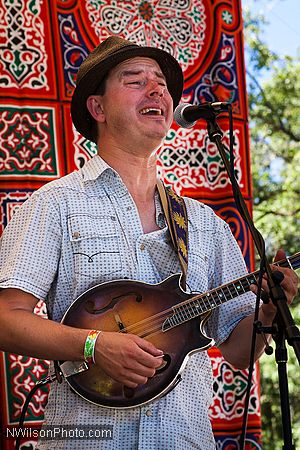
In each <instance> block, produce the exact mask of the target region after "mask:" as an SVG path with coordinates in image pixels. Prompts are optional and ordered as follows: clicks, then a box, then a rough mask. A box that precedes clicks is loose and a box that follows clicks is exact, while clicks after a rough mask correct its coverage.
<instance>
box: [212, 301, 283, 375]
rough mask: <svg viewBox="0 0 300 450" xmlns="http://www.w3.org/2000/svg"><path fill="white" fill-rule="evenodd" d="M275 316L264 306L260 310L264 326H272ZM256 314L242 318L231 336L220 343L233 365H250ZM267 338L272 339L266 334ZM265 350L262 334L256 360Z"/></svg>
mask: <svg viewBox="0 0 300 450" xmlns="http://www.w3.org/2000/svg"><path fill="white" fill-rule="evenodd" d="M274 317H275V314H274V313H270V314H266V313H265V312H264V310H263V309H262V308H260V310H259V321H261V322H262V324H263V325H264V326H271V325H272V321H273V319H274ZM253 318H254V314H251V315H250V316H247V317H245V318H244V319H242V320H241V321H240V322H239V323H238V325H237V326H236V327H235V329H234V330H233V332H232V333H231V335H230V336H229V338H228V339H227V340H226V341H225V342H224V343H223V344H221V345H220V350H221V352H222V355H223V356H224V358H225V359H226V360H227V361H228V362H229V363H231V364H232V365H233V366H235V367H237V368H239V369H245V368H247V367H249V361H250V350H251V342H252V332H253ZM266 337H267V340H268V341H270V340H271V336H270V335H266ZM264 350H265V342H264V340H263V337H262V335H261V334H258V335H257V337H256V347H255V360H257V359H258V358H259V357H260V356H261V355H262V353H263V352H264Z"/></svg>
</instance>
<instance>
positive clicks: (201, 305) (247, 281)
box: [163, 253, 300, 331]
mask: <svg viewBox="0 0 300 450" xmlns="http://www.w3.org/2000/svg"><path fill="white" fill-rule="evenodd" d="M275 264H276V265H278V266H282V267H290V268H292V269H297V268H299V267H300V254H299V253H297V254H296V255H293V256H292V257H290V258H286V259H284V260H282V261H278V262H277V263H275ZM258 273H259V271H256V272H253V273H251V274H247V275H245V276H244V277H242V278H239V279H238V280H235V281H232V282H230V283H228V284H225V285H223V286H221V287H218V288H216V289H213V290H211V291H209V292H206V293H205V294H198V295H195V296H193V297H192V298H191V299H190V300H187V301H185V302H183V303H181V304H180V305H176V306H174V307H173V308H172V310H173V314H172V316H170V317H169V318H168V319H166V321H165V322H164V326H163V330H164V331H166V330H167V329H169V328H172V327H174V326H177V325H180V324H181V323H184V322H187V321H188V320H191V319H193V318H195V317H199V316H201V315H202V314H205V313H208V312H210V311H212V310H213V309H215V308H217V307H218V306H220V305H222V304H223V303H226V302H227V301H229V300H232V299H234V298H236V297H238V296H239V295H242V294H244V293H246V292H249V291H250V286H251V285H252V284H256V283H257V279H256V277H257V276H258Z"/></svg>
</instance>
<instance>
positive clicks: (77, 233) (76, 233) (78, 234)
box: [72, 231, 80, 239]
mask: <svg viewBox="0 0 300 450" xmlns="http://www.w3.org/2000/svg"><path fill="white" fill-rule="evenodd" d="M72 236H73V238H74V239H77V238H79V237H80V233H79V231H74V233H73V234H72Z"/></svg>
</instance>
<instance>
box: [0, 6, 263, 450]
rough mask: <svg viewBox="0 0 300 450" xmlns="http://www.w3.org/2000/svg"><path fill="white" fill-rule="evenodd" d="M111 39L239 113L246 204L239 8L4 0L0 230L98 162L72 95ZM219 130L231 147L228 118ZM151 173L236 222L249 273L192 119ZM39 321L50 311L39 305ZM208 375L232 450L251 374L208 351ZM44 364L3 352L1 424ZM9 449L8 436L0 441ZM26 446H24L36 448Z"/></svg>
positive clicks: (254, 438)
mask: <svg viewBox="0 0 300 450" xmlns="http://www.w3.org/2000/svg"><path fill="white" fill-rule="evenodd" d="M112 34H117V35H120V36H123V37H125V38H128V39H131V40H133V41H136V43H139V44H147V45H154V46H157V47H160V48H163V49H164V50H166V51H168V52H170V53H171V54H173V55H174V56H175V58H177V59H178V61H179V62H180V64H181V65H182V67H183V69H184V74H185V90H184V96H183V101H185V102H190V103H200V102H204V101H209V102H210V101H226V102H230V103H231V104H232V107H233V112H234V153H235V168H236V175H237V179H238V182H239V185H240V187H241V190H242V194H243V196H244V198H245V199H246V202H247V204H248V206H249V208H251V182H250V167H249V147H248V127H247V112H246V111H247V110H246V108H247V101H246V94H245V92H246V90H245V75H244V72H245V71H244V57H243V45H242V19H241V5H240V1H239V0H232V1H231V2H228V1H226V0H152V1H150V0H149V1H142V0H132V1H127V2H126V1H123V0H81V1H79V0H14V1H12V0H0V36H1V40H0V88H1V89H0V97H1V105H0V116H1V120H0V213H1V219H0V226H1V229H3V228H4V227H5V226H6V224H7V223H8V221H9V220H10V218H11V216H12V214H13V212H14V210H15V209H16V208H17V207H18V206H19V205H20V204H21V203H22V202H23V201H24V200H26V199H27V198H28V197H29V196H30V195H31V193H32V192H33V191H34V190H35V189H37V188H39V187H40V186H42V185H43V184H44V183H46V182H48V181H50V180H54V179H57V178H59V177H61V176H62V175H65V174H66V173H69V172H70V171H72V170H75V169H78V168H79V167H82V166H83V164H84V163H85V161H87V160H88V159H89V158H90V157H91V156H93V155H94V154H96V146H95V144H93V143H91V142H89V141H86V139H84V138H83V137H82V136H81V135H79V134H78V133H77V131H76V130H75V129H74V127H73V126H72V123H71V117H70V99H71V95H72V91H73V89H74V85H75V78H76V73H77V69H78V67H79V65H80V63H81V62H82V60H83V58H84V57H85V56H86V55H87V54H88V52H89V51H90V50H91V49H92V48H94V46H95V45H97V44H98V43H99V42H101V41H102V40H103V39H105V38H106V37H107V36H109V35H112ZM218 123H219V125H220V127H221V129H222V131H223V133H224V138H223V141H224V143H225V145H226V146H227V147H228V146H229V132H228V120H227V118H226V116H224V115H222V116H220V119H219V120H218ZM158 156H159V160H158V172H159V173H160V175H161V177H162V178H163V179H164V181H165V183H166V184H167V185H169V186H170V187H171V188H172V189H173V190H174V191H175V192H177V193H179V194H181V195H187V196H191V197H193V198H196V199H199V200H201V201H204V202H206V203H207V204H209V205H210V206H211V207H212V208H213V209H214V210H215V211H216V212H217V214H219V215H220V216H221V217H222V218H224V219H225V220H226V221H227V222H228V223H229V224H230V226H231V228H232V230H233V233H234V235H235V237H236V239H237V241H238V243H239V245H240V247H241V250H242V252H243V255H244V257H245V260H246V262H247V264H248V267H249V268H250V269H251V270H252V269H253V248H252V245H251V240H250V236H249V232H248V230H247V228H246V226H245V224H244V223H243V222H242V220H241V218H240V215H239V214H238V212H237V210H236V207H235V204H234V201H233V197H232V191H231V185H230V182H229V181H228V177H227V174H226V171H225V168H224V165H223V163H222V161H221V157H220V155H219V154H218V151H217V149H216V146H215V145H214V144H212V143H211V142H210V141H209V139H208V135H207V130H206V123H205V122H204V121H202V120H199V121H198V122H197V124H196V125H195V126H194V127H193V128H190V129H182V128H179V127H178V126H177V125H175V124H174V125H173V127H172V129H171V130H170V132H169V133H168V136H167V139H166V143H165V145H164V146H163V147H162V148H161V149H160V151H159V153H158ZM36 311H37V313H40V314H45V310H44V305H43V304H39V305H38V307H37V309H36ZM210 356H211V361H212V367H213V373H214V403H213V405H212V407H211V419H212V424H213V428H214V432H215V437H216V442H217V448H218V450H225V449H226V450H229V449H230V450H231V449H237V448H238V443H237V439H238V436H239V434H240V431H241V423H242V415H243V406H244V401H245V393H246V379H247V372H246V371H237V370H235V369H234V368H232V367H231V366H230V365H229V364H228V363H226V362H225V361H224V360H223V359H222V358H221V356H220V353H219V352H218V351H217V350H216V349H212V350H211V351H210ZM47 368H48V362H47V361H38V360H36V359H34V358H29V357H20V356H16V355H11V354H2V355H1V358H0V379H1V384H0V402H1V410H0V411H1V413H0V419H1V426H2V428H6V427H10V428H11V429H12V428H13V427H14V426H15V425H16V424H17V422H18V420H19V417H20V413H21V407H22V404H23V403H24V400H25V398H26V396H27V394H28V392H29V391H30V390H31V388H32V387H33V385H34V383H35V382H36V381H37V380H40V379H41V378H43V377H45V375H46V373H47ZM47 393H48V388H44V389H39V390H38V391H37V392H36V394H35V395H34V397H33V401H32V402H31V404H30V407H29V410H28V414H27V417H26V425H27V426H32V427H33V428H34V427H36V426H40V424H41V422H42V419H43V410H44V406H45V404H46V401H47ZM1 444H2V446H1V448H3V449H4V450H8V449H12V448H14V446H13V439H10V440H8V439H6V438H5V436H4V437H3V436H2V442H1ZM34 445H35V439H34V438H30V437H28V438H27V439H25V440H24V443H23V446H22V448H23V449H25V448H26V449H29V448H34ZM254 448H255V449H260V448H261V432H260V407H259V387H258V373H257V371H256V372H255V377H254V380H253V383H252V388H251V401H250V410H249V420H248V430H247V443H246V449H254Z"/></svg>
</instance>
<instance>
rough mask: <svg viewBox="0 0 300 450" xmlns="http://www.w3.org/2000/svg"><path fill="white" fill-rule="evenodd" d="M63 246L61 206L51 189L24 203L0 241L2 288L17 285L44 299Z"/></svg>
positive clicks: (0, 278) (0, 284) (34, 195)
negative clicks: (57, 203) (57, 204)
mask: <svg viewBox="0 0 300 450" xmlns="http://www.w3.org/2000/svg"><path fill="white" fill-rule="evenodd" d="M60 248H61V226H60V215H59V208H58V206H56V201H55V196H54V195H53V194H52V193H51V191H50V192H49V191H47V192H36V193H34V194H33V195H32V196H31V198H30V199H28V200H27V201H26V202H25V203H23V205H21V206H20V207H19V208H18V209H17V210H16V211H15V213H14V216H13V218H12V219H11V221H10V222H9V224H8V225H7V227H6V228H5V230H4V232H3V235H2V237H1V242H0V288H18V289H22V290H24V291H25V292H28V293H30V294H32V295H34V296H35V297H37V298H39V299H42V300H45V298H46V296H47V294H48V292H49V290H50V287H51V284H52V282H53V280H54V278H55V275H56V272H57V266H58V261H59V257H60Z"/></svg>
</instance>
